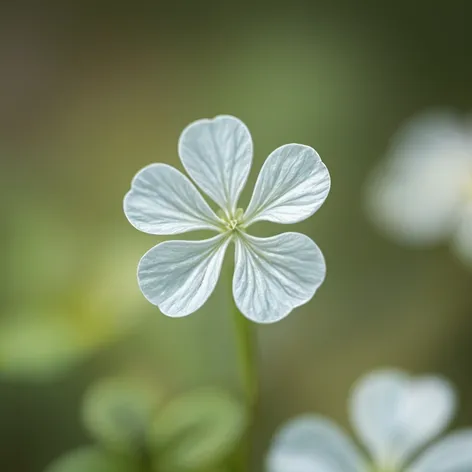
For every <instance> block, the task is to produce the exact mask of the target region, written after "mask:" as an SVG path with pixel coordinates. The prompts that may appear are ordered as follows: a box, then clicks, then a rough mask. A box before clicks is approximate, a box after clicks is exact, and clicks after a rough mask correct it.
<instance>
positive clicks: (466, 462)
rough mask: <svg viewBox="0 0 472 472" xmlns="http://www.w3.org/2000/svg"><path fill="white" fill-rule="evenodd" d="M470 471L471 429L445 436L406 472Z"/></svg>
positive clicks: (471, 455) (471, 462)
mask: <svg viewBox="0 0 472 472" xmlns="http://www.w3.org/2000/svg"><path fill="white" fill-rule="evenodd" d="M468 470H472V429H465V430H463V431H457V432H455V433H452V434H450V435H449V436H446V437H445V438H444V439H441V440H440V441H438V442H437V443H436V444H434V445H433V446H431V447H430V448H429V449H427V450H426V451H425V452H424V453H422V454H421V456H420V457H419V458H418V459H416V461H415V462H414V464H412V465H411V467H409V468H408V472H465V471H468Z"/></svg>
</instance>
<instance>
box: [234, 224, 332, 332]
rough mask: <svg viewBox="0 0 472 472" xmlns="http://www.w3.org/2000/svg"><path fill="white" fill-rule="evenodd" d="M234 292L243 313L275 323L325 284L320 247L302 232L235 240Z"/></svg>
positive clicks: (244, 237)
mask: <svg viewBox="0 0 472 472" xmlns="http://www.w3.org/2000/svg"><path fill="white" fill-rule="evenodd" d="M235 246H236V251H235V271H234V279H233V294H234V300H235V302H236V305H237V306H238V308H239V310H240V311H241V313H242V314H243V315H244V316H246V317H247V318H249V319H250V320H252V321H255V322H257V323H273V322H275V321H279V320H281V319H282V318H284V317H285V316H287V315H288V314H289V313H290V312H291V311H292V310H293V309H294V308H295V307H297V306H300V305H303V304H304V303H306V302H308V301H309V300H310V299H311V297H313V295H314V294H315V292H316V290H317V289H318V287H319V286H320V285H321V283H322V282H323V280H324V278H325V274H326V265H325V261H324V258H323V254H322V253H321V251H320V249H319V248H318V246H317V245H316V244H315V243H314V242H313V241H312V240H311V239H310V238H309V237H308V236H305V235H303V234H300V233H282V234H279V235H277V236H273V237H271V238H256V237H254V236H249V235H247V234H246V235H244V236H241V237H238V238H237V239H236V240H235Z"/></svg>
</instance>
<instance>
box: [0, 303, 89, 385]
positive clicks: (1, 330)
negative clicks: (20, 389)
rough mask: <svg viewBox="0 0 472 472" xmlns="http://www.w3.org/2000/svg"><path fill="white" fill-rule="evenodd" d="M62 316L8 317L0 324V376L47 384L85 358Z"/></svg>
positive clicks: (42, 314) (72, 331) (37, 314)
mask: <svg viewBox="0 0 472 472" xmlns="http://www.w3.org/2000/svg"><path fill="white" fill-rule="evenodd" d="M72 328H73V327H72V326H71V325H70V323H68V321H67V320H66V319H65V317H64V314H61V315H56V316H54V315H52V314H51V315H47V314H44V313H41V312H36V313H35V314H34V316H33V315H27V316H21V315H20V314H17V315H15V316H9V317H7V318H5V319H3V320H2V321H1V322H0V375H2V376H6V377H12V378H18V379H26V380H38V381H44V380H50V379H52V378H54V377H56V376H57V375H59V374H61V373H63V372H65V371H66V370H67V369H68V368H69V367H70V366H71V365H73V364H75V363H76V362H78V361H79V360H80V359H81V358H82V356H83V355H84V352H83V349H82V348H81V346H80V345H79V344H78V343H77V340H76V334H75V333H74V330H73V329H72Z"/></svg>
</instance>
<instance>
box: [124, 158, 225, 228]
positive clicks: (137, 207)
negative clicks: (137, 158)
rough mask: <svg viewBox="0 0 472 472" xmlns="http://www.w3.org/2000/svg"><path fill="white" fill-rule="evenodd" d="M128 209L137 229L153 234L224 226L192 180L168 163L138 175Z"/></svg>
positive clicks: (133, 183) (154, 166) (157, 165)
mask: <svg viewBox="0 0 472 472" xmlns="http://www.w3.org/2000/svg"><path fill="white" fill-rule="evenodd" d="M124 210H125V215H126V217H127V218H128V220H129V222H130V223H131V224H132V225H133V226H134V227H135V228H137V229H139V230H140V231H144V232H145V233H150V234H178V233H185V232H187V231H194V230H198V229H211V230H216V231H219V228H220V226H219V223H220V220H219V218H218V217H217V216H216V215H215V213H214V212H213V210H212V209H211V208H210V207H209V206H208V204H207V203H206V202H205V200H204V199H203V197H202V196H201V195H200V193H198V191H197V189H196V188H195V186H194V185H193V184H192V182H190V180H189V179H188V178H187V177H185V176H184V175H183V174H182V173H181V172H179V171H178V170H177V169H174V168H173V167H171V166H168V165H167V164H150V165H148V166H147V167H144V169H141V170H140V171H139V172H138V173H137V174H136V176H135V177H134V179H133V181H132V183H131V190H130V191H129V192H128V193H127V194H126V196H125V200H124Z"/></svg>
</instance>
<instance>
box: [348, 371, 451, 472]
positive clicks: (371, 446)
mask: <svg viewBox="0 0 472 472" xmlns="http://www.w3.org/2000/svg"><path fill="white" fill-rule="evenodd" d="M455 406H456V401H455V395H454V391H453V389H452V387H451V386H450V384H449V383H448V382H447V381H446V380H443V379H441V378H439V377H418V378H412V377H410V376H409V375H407V374H405V373H403V372H400V371H395V370H383V371H377V372H373V373H371V374H368V375H367V376H365V377H363V378H361V379H360V381H359V382H358V383H357V385H356V386H355V387H354V389H353V392H352V396H351V401H350V414H351V421H352V424H353V426H354V428H355V429H356V432H357V434H358V435H359V437H360V438H361V439H362V441H363V442H364V444H365V446H366V448H367V449H368V450H369V452H370V453H371V455H372V457H373V458H374V460H375V462H376V464H377V466H378V467H379V468H380V469H382V468H385V469H387V470H390V469H394V470H396V469H397V468H401V467H402V466H403V465H404V464H405V462H406V461H407V460H408V459H409V458H410V457H411V455H412V454H414V453H415V452H416V451H417V450H418V449H419V448H420V447H422V446H424V445H425V444H426V443H427V442H429V441H430V440H431V439H433V438H434V437H435V436H436V435H438V434H440V433H441V432H442V431H443V430H444V429H445V428H446V427H447V425H448V424H449V422H450V421H451V419H452V416H453V414H454V411H455Z"/></svg>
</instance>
